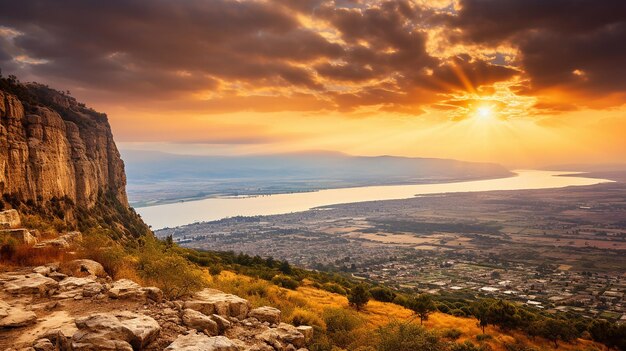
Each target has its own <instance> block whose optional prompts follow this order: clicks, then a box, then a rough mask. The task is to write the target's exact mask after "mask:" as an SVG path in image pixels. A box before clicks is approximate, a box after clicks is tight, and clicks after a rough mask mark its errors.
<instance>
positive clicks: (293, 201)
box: [137, 170, 608, 229]
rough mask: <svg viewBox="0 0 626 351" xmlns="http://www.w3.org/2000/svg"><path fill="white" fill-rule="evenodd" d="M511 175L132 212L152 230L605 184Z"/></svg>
mask: <svg viewBox="0 0 626 351" xmlns="http://www.w3.org/2000/svg"><path fill="white" fill-rule="evenodd" d="M515 173H517V176H514V177H509V178H499V179H489V180H476V181H466V182H456V183H441V184H415V185H384V186H366V187H356V188H342V189H328V190H320V191H315V192H308V193H294V194H276V195H266V196H257V197H239V198H210V199H204V200H197V201H188V202H177V203H172V204H166V205H158V206H151V207H142V208H137V212H138V213H139V214H140V215H141V216H142V217H143V219H144V221H145V222H146V223H148V224H150V225H151V226H152V228H153V229H161V228H165V227H177V226H181V225H185V224H190V223H194V222H199V221H213V220H218V219H222V218H226V217H233V216H258V215H275V214H283V213H290V212H299V211H306V210H309V209H311V208H314V207H319V206H327V205H333V204H343V203H350V202H363V201H376V200H396V199H408V198H411V197H414V196H416V195H426V194H438V193H453V192H476V191H489V190H521V189H545V188H562V187H566V186H580V185H592V184H598V183H604V182H608V180H605V179H594V178H584V177H575V176H568V177H559V176H558V175H563V174H575V172H554V171H535V170H519V171H515Z"/></svg>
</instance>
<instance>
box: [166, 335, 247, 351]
mask: <svg viewBox="0 0 626 351" xmlns="http://www.w3.org/2000/svg"><path fill="white" fill-rule="evenodd" d="M165 350H166V351H238V350H239V348H238V347H237V345H236V344H235V343H234V342H233V341H231V340H230V339H228V338H227V337H225V336H213V337H208V336H206V335H204V334H197V333H195V332H192V333H189V334H187V335H179V336H178V337H177V338H176V340H174V342H172V343H171V344H170V345H169V346H168V347H166V348H165Z"/></svg>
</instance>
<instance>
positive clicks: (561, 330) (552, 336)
mask: <svg viewBox="0 0 626 351" xmlns="http://www.w3.org/2000/svg"><path fill="white" fill-rule="evenodd" d="M541 324H542V328H541V329H540V331H541V336H543V337H544V338H546V339H548V340H550V341H552V342H553V343H554V348H555V349H556V348H558V347H559V340H562V341H566V342H567V341H571V340H573V339H574V338H576V331H575V330H574V328H573V327H572V326H571V325H570V324H569V323H567V322H566V321H563V320H561V319H554V318H547V319H545V320H544V321H543V322H542V323H541Z"/></svg>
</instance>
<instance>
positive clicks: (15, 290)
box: [4, 273, 59, 295]
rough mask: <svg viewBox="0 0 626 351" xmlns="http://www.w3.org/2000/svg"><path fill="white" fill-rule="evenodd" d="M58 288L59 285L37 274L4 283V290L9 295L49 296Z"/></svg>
mask: <svg viewBox="0 0 626 351" xmlns="http://www.w3.org/2000/svg"><path fill="white" fill-rule="evenodd" d="M58 288H59V283H58V282H57V281H56V280H54V279H51V278H48V277H44V276H43V275H41V274H39V273H32V274H27V275H22V276H16V277H15V278H14V279H12V280H9V281H7V282H5V283H4V290H5V291H6V292H8V293H11V294H39V295H51V294H52V293H53V292H54V291H55V290H56V289H58Z"/></svg>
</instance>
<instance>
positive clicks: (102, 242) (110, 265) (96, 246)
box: [78, 229, 135, 278]
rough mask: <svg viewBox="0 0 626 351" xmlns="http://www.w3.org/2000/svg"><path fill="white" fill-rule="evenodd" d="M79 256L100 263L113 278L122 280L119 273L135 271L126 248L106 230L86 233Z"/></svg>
mask: <svg viewBox="0 0 626 351" xmlns="http://www.w3.org/2000/svg"><path fill="white" fill-rule="evenodd" d="M78 255H79V256H80V257H84V258H88V259H90V260H94V261H96V262H99V263H100V264H101V265H102V267H103V268H104V270H105V271H106V272H107V274H108V275H110V276H111V277H113V278H120V277H119V273H120V271H122V270H134V269H135V267H134V263H133V262H132V261H131V260H130V258H129V257H128V254H127V253H126V252H125V251H124V248H122V246H121V245H119V244H118V243H117V242H115V241H114V240H112V239H111V238H110V236H109V235H108V231H107V230H104V229H96V230H90V231H88V232H86V233H85V234H84V235H83V241H82V242H81V244H80V246H79V248H78Z"/></svg>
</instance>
